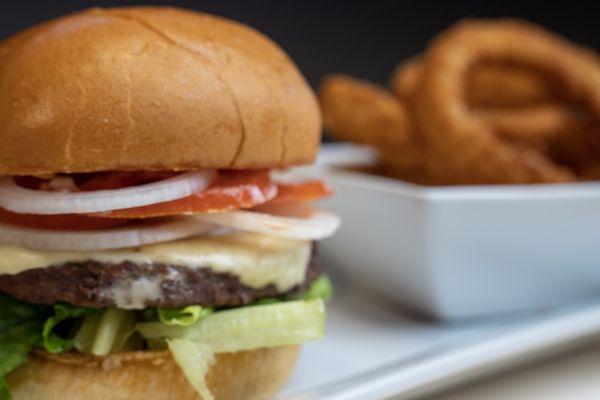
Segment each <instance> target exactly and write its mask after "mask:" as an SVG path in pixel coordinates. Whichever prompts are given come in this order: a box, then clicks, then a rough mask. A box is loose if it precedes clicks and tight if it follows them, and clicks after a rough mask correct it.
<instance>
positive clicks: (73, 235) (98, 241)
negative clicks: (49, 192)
mask: <svg viewBox="0 0 600 400" xmlns="http://www.w3.org/2000/svg"><path fill="white" fill-rule="evenodd" d="M215 229H216V228H215V227H214V225H210V224H208V223H202V222H200V221H197V220H194V219H193V218H189V217H188V218H186V217H178V218H171V219H168V220H154V221H144V222H138V223H135V224H132V225H126V226H124V227H120V228H114V229H106V230H95V231H53V230H44V229H32V228H26V227H21V226H15V225H8V224H0V245H13V246H20V247H26V248H29V249H35V250H60V251H94V250H109V249H120V248H126V247H135V246H141V245H145V244H152V243H160V242H168V241H171V240H176V239H183V238H186V237H191V236H196V235H201V234H211V232H212V231H213V230H215Z"/></svg>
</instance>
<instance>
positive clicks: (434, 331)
mask: <svg viewBox="0 0 600 400" xmlns="http://www.w3.org/2000/svg"><path fill="white" fill-rule="evenodd" d="M336 287H337V294H336V297H335V299H334V301H333V302H332V303H331V304H330V305H329V307H328V333H327V337H326V339H325V340H324V341H322V342H318V343H311V344H308V345H306V346H305V347H304V350H303V353H302V356H301V359H300V364H299V366H298V369H297V371H296V373H295V375H294V377H293V379H292V381H291V383H290V384H289V385H288V387H287V388H286V389H285V390H284V391H283V392H282V394H281V395H280V396H279V397H278V398H279V399H281V400H313V399H319V400H354V399H356V400H358V399H360V400H369V399H385V398H389V397H391V396H393V398H394V399H406V398H413V397H416V396H421V395H425V394H429V393H433V392H435V391H438V390H441V389H445V388H448V387H450V386H455V385H458V384H460V383H464V382H466V381H468V380H472V379H475V378H478V377H481V376H484V375H488V374H491V373H494V372H498V371H500V370H503V369H506V368H509V367H512V366H515V365H517V364H519V363H523V362H525V361H530V360H533V359H536V358H541V357H544V356H548V355H551V354H555V353H556V352H559V351H564V350H566V349H568V348H570V347H573V346H575V345H580V344H581V343H582V342H585V341H587V340H589V339H592V338H594V337H595V336H597V335H599V334H600V302H597V303H587V304H581V305H579V306H571V307H568V308H560V309H554V310H548V311H544V312H537V313H533V314H521V315H519V316H513V317H510V318H509V317H503V318H495V319H486V320H483V321H482V320H472V321H463V322H460V323H447V322H446V323H443V322H435V321H431V320H425V319H418V318H410V317H408V316H406V315H405V314H402V312H401V311H400V310H397V309H394V308H391V307H390V306H389V304H385V303H380V302H378V301H377V300H375V299H373V298H371V297H369V296H368V295H367V294H365V293H363V292H361V290H360V289H359V288H356V287H354V286H351V285H350V284H349V283H347V282H343V281H340V280H339V279H338V282H336Z"/></svg>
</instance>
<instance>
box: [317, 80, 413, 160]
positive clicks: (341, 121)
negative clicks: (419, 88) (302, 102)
mask: <svg viewBox="0 0 600 400" xmlns="http://www.w3.org/2000/svg"><path fill="white" fill-rule="evenodd" d="M319 100H320V103H321V108H322V110H323V123H324V125H325V128H326V129H327V132H328V133H329V134H331V135H332V136H334V137H335V138H337V139H341V140H347V141H351V142H355V143H361V144H366V145H370V146H374V147H376V148H377V149H378V150H379V152H380V153H381V155H382V157H383V158H388V159H392V160H393V161H394V164H395V165H396V166H397V167H398V168H403V169H412V168H415V167H416V165H418V164H419V163H420V159H421V151H420V149H419V146H418V144H417V143H415V140H414V136H413V130H414V128H413V126H412V121H411V117H410V116H409V114H408V109H407V107H406V106H405V105H404V104H403V103H402V102H400V101H398V99H396V98H395V97H394V96H393V95H392V94H391V93H388V92H387V91H386V90H385V89H383V88H379V87H377V86H375V85H372V84H370V83H368V82H365V81H361V80H358V79H354V78H350V77H347V76H343V75H333V76H329V77H328V78H326V79H325V80H324V81H323V83H322V84H321V87H320V89H319Z"/></svg>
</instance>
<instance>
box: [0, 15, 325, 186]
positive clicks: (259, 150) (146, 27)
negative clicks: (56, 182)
mask: <svg viewBox="0 0 600 400" xmlns="http://www.w3.org/2000/svg"><path fill="white" fill-rule="evenodd" d="M0 127H2V128H1V129H0V143H2V145H1V146H0V175H43V174H52V173H60V172H63V173H74V172H93V171H103V170H194V169H200V168H233V169H241V168H249V169H253V168H274V167H286V166H290V165H295V164H303V163H310V162H312V161H313V159H314V157H315V155H316V152H317V150H318V146H319V141H320V128H321V121H320V113H319V109H318V105H317V102H316V100H315V97H314V94H313V93H312V91H311V89H310V88H309V86H308V85H307V83H306V81H305V79H304V78H303V77H302V75H301V74H300V73H299V71H298V69H297V68H296V66H295V65H294V64H293V62H292V61H291V60H290V58H289V57H288V56H287V55H286V54H285V53H284V52H283V51H282V50H281V49H280V48H279V47H278V46H277V45H276V44H275V43H273V42H272V41H271V40H269V39H268V38H267V37H265V36H264V35H262V34H260V33H259V32H257V31H255V30H253V29H252V28H249V27H247V26H245V25H242V24H240V23H237V22H233V21H230V20H227V19H224V18H220V17H216V16H212V15H207V14H202V13H197V12H191V11H186V10H182V9H175V8H166V7H134V8H112V9H99V8H96V9H91V10H87V11H83V12H80V13H76V14H72V15H68V16H65V17H62V18H59V19H56V20H52V21H48V22H45V23H42V24H40V25H37V26H34V27H32V28H30V29H28V30H25V31H23V32H20V33H18V34H16V35H14V36H12V37H11V38H9V39H7V40H5V41H4V42H2V43H0Z"/></svg>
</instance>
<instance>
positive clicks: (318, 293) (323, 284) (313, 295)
mask: <svg viewBox="0 0 600 400" xmlns="http://www.w3.org/2000/svg"><path fill="white" fill-rule="evenodd" d="M293 298H294V299H298V300H314V299H322V300H323V301H329V300H331V299H332V298H333V285H332V284H331V280H330V279H329V277H328V276H327V275H322V276H320V277H318V278H317V279H316V280H315V281H314V282H313V283H312V285H310V288H308V290H307V291H306V292H304V293H300V294H299V295H296V296H294V297H293Z"/></svg>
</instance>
